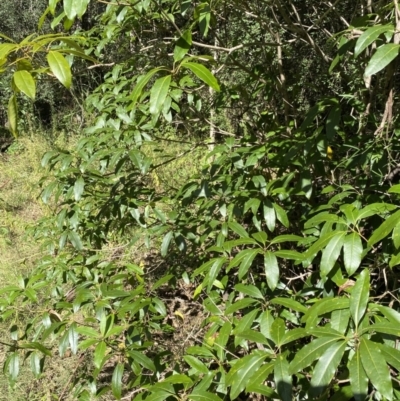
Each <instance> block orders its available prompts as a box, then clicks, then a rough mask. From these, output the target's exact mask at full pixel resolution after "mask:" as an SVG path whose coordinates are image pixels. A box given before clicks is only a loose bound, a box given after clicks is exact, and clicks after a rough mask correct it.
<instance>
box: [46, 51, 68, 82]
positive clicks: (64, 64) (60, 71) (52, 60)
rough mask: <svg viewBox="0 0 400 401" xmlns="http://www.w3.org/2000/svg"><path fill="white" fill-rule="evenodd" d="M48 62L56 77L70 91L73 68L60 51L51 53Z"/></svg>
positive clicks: (48, 55)
mask: <svg viewBox="0 0 400 401" xmlns="http://www.w3.org/2000/svg"><path fill="white" fill-rule="evenodd" d="M47 62H48V63H49V67H50V70H51V72H52V73H53V74H54V76H55V77H56V78H57V79H58V80H59V81H60V82H61V83H62V84H63V85H64V86H65V87H66V88H67V89H69V88H70V87H71V83H72V75H71V68H70V66H69V64H68V61H67V60H66V59H65V58H64V56H63V55H62V54H61V53H60V52H58V51H49V53H48V54H47Z"/></svg>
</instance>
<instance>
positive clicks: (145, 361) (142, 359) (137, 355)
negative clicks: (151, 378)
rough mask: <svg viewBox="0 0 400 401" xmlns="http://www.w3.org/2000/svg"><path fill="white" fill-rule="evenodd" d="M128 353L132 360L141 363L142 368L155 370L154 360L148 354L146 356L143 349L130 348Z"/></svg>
mask: <svg viewBox="0 0 400 401" xmlns="http://www.w3.org/2000/svg"><path fill="white" fill-rule="evenodd" d="M128 353H129V356H130V357H131V358H133V360H134V361H136V362H137V363H139V364H140V365H142V366H143V367H144V368H146V369H148V370H151V371H152V372H155V371H156V367H155V365H154V362H153V361H152V360H151V359H150V358H149V357H148V356H146V355H145V354H144V353H143V351H134V350H130V351H129V352H128Z"/></svg>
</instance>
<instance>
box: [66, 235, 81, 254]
mask: <svg viewBox="0 0 400 401" xmlns="http://www.w3.org/2000/svg"><path fill="white" fill-rule="evenodd" d="M68 239H69V240H70V241H71V244H72V246H73V247H74V248H75V249H76V250H78V251H81V250H82V249H83V244H82V241H81V239H80V237H79V235H78V234H77V233H76V232H75V231H70V232H69V233H68Z"/></svg>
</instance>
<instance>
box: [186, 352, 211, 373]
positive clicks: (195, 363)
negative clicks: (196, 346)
mask: <svg viewBox="0 0 400 401" xmlns="http://www.w3.org/2000/svg"><path fill="white" fill-rule="evenodd" d="M183 359H184V360H185V362H186V363H187V364H188V365H189V366H190V367H191V368H192V369H194V370H196V371H197V372H200V373H204V374H207V373H208V368H207V366H206V365H204V363H203V362H201V361H200V359H197V358H196V357H195V356H191V355H185V356H184V357H183Z"/></svg>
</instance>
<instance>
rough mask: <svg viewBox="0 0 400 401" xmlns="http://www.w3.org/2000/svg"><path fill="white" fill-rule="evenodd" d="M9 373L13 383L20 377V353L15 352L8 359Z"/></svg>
mask: <svg viewBox="0 0 400 401" xmlns="http://www.w3.org/2000/svg"><path fill="white" fill-rule="evenodd" d="M6 364H7V365H8V373H9V375H10V378H11V380H12V381H15V380H16V379H17V377H18V375H19V355H18V352H13V353H12V354H11V355H10V356H9V357H8V358H7V362H6Z"/></svg>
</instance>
